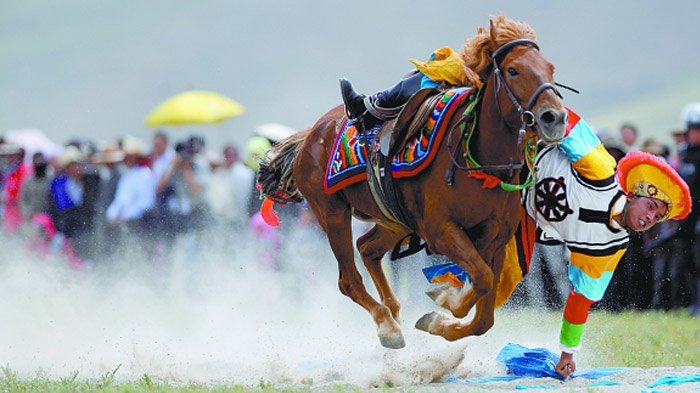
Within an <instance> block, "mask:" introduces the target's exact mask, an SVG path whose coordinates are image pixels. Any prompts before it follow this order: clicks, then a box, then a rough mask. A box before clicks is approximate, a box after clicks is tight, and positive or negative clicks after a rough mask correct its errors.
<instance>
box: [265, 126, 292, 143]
mask: <svg viewBox="0 0 700 393" xmlns="http://www.w3.org/2000/svg"><path fill="white" fill-rule="evenodd" d="M255 132H256V133H257V134H258V135H260V136H264V137H265V138H267V139H269V140H271V141H273V142H279V141H281V140H282V139H285V138H287V137H288V136H291V135H292V134H294V133H295V132H296V130H295V129H293V128H291V127H287V126H285V125H284V124H279V123H267V124H261V125H259V126H258V127H257V128H256V129H255Z"/></svg>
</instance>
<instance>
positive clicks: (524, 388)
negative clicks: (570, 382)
mask: <svg viewBox="0 0 700 393" xmlns="http://www.w3.org/2000/svg"><path fill="white" fill-rule="evenodd" d="M560 387H561V386H557V385H516V386H515V390H526V389H556V388H560Z"/></svg>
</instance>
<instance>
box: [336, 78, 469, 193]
mask: <svg viewBox="0 0 700 393" xmlns="http://www.w3.org/2000/svg"><path fill="white" fill-rule="evenodd" d="M469 91H470V90H469V89H467V88H456V89H451V90H448V91H446V92H445V93H444V95H442V97H441V98H440V99H439V100H438V101H437V102H436V103H435V106H434V107H433V109H432V111H431V113H430V117H428V119H427V121H426V122H425V123H424V124H423V125H421V126H420V132H418V133H416V134H415V135H413V136H411V137H409V138H408V140H407V141H406V142H405V144H404V145H403V146H402V147H401V148H400V150H398V152H397V153H396V154H394V156H393V159H392V165H391V167H392V168H391V171H392V177H393V178H405V177H411V176H415V175H416V174H418V173H420V172H421V171H422V170H423V169H425V168H426V167H427V166H428V165H429V164H430V163H431V162H432V160H433V158H434V157H435V154H436V153H437V150H438V147H439V146H440V143H441V142H442V139H443V137H444V135H445V133H446V129H447V126H448V123H449V119H450V118H451V117H452V114H453V112H454V111H455V109H456V108H457V107H458V106H459V103H460V102H462V101H463V100H464V99H465V98H466V97H467V96H468V95H469ZM380 129H381V124H377V125H375V126H374V127H372V129H370V130H367V131H366V132H365V135H364V136H363V135H361V134H360V132H359V131H358V129H357V127H356V126H355V124H354V123H353V122H352V121H351V120H348V119H347V118H346V119H343V121H342V122H341V123H340V126H339V127H338V133H337V135H336V137H335V142H334V143H333V151H332V153H331V155H330V157H329V160H328V164H327V165H326V176H325V180H324V182H323V187H324V190H325V192H326V194H332V193H334V192H337V191H339V190H341V189H343V188H344V187H347V186H349V185H351V184H355V183H358V182H361V181H364V180H365V179H366V178H367V171H366V166H367V160H368V154H367V153H368V146H373V141H374V139H375V137H376V136H377V133H378V132H379V130H380ZM377 145H378V144H377Z"/></svg>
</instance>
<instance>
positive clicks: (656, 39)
mask: <svg viewBox="0 0 700 393" xmlns="http://www.w3.org/2000/svg"><path fill="white" fill-rule="evenodd" d="M693 11H700V3H697V2H694V1H690V0H683V1H674V2H663V3H662V2H657V1H645V0H642V1H633V0H623V1H615V2H610V1H602V0H594V1H585V2H583V1H578V2H549V1H543V0H542V1H540V0H535V1H519V2H506V1H488V2H487V1H482V2H474V1H458V0H445V1H441V2H440V3H439V7H438V6H436V5H428V6H426V5H425V3H423V2H403V1H397V0H389V1H382V2H375V1H369V0H359V1H353V2H339V1H310V0H301V1H295V2H275V1H270V0H261V1H255V2H247V1H237V0H236V1H224V0H203V1H198V2H186V1H165V0H155V1H148V2H136V1H126V2H109V1H104V0H96V1H90V2H84V1H77V0H61V1H55V2H50V3H46V2H40V1H31V0H30V1H22V2H9V1H6V2H3V4H2V5H0V51H1V52H2V54H3V55H2V56H1V57H0V75H1V76H0V134H1V133H3V132H5V131H7V130H12V129H18V128H38V129H41V130H43V131H44V133H46V134H47V135H48V136H49V137H50V138H51V139H53V140H54V141H57V142H65V141H66V140H68V139H70V138H73V137H79V138H88V139H92V140H93V141H95V142H96V143H99V142H101V141H106V140H108V139H113V138H117V137H120V136H123V135H125V134H131V135H136V136H139V137H142V138H144V139H147V140H149V139H150V138H151V136H152V134H153V129H151V128H149V127H147V126H146V125H145V124H144V119H145V117H146V116H147V115H148V113H149V112H150V111H151V110H152V109H153V108H154V107H155V106H156V105H157V104H158V103H160V102H161V101H163V100H165V99H166V98H168V97H170V96H172V95H175V94H177V93H180V92H182V91H186V90H190V89H197V90H211V91H217V92H220V93H222V94H224V95H227V96H229V97H231V98H233V99H235V100H236V101H238V102H240V103H241V104H243V105H244V106H245V107H246V109H247V113H246V114H245V115H244V116H241V117H238V118H233V119H230V120H228V121H226V122H224V123H221V124H219V125H214V126H186V127H179V128H177V127H169V128H166V129H165V130H166V132H168V133H170V134H171V135H173V138H174V139H177V138H185V137H186V136H187V135H189V134H199V135H203V136H204V137H205V138H206V139H207V141H208V142H209V143H210V147H216V146H218V145H219V144H221V143H225V142H232V143H234V144H237V145H239V146H240V145H243V144H244V143H245V141H246V139H247V138H248V137H249V136H250V135H251V134H252V133H253V132H254V130H255V128H256V127H257V126H258V125H260V124H264V123H269V122H279V123H283V124H286V125H288V126H290V127H293V128H295V129H302V128H304V127H308V126H310V125H312V124H313V123H314V122H315V121H316V120H317V119H318V118H319V117H320V116H321V115H322V114H323V113H324V112H325V111H326V110H328V109H329V108H331V107H333V106H335V105H337V104H338V103H340V94H339V88H338V79H339V78H340V77H348V78H349V79H350V80H351V81H353V83H354V85H355V87H356V88H357V90H358V91H361V92H367V93H369V92H373V91H378V90H381V89H384V88H387V87H389V86H391V85H392V84H394V83H395V82H396V81H397V80H398V79H399V78H400V77H401V75H403V74H404V73H406V72H408V71H409V70H410V69H411V67H412V66H411V64H410V63H409V62H408V59H410V58H417V59H425V58H427V56H429V54H430V53H431V52H432V51H433V50H434V49H436V48H439V47H442V46H451V47H453V48H456V49H459V48H460V47H461V45H462V44H463V42H464V41H465V40H466V39H468V38H469V37H471V36H472V35H473V33H474V32H475V30H476V28H477V27H478V26H485V25H487V24H488V20H489V16H490V15H495V14H497V13H499V12H503V13H504V14H505V15H506V16H508V17H511V18H514V19H518V20H522V21H525V22H528V23H530V24H531V25H532V27H533V28H534V29H535V31H536V33H537V35H538V39H539V43H540V46H541V48H542V53H543V54H544V55H545V56H546V57H547V58H549V60H550V61H552V62H553V63H554V64H555V65H556V67H557V72H556V75H555V77H556V78H557V80H558V81H560V82H562V83H565V84H568V85H571V86H574V87H576V88H578V89H579V90H581V94H580V95H574V94H572V93H565V97H566V98H565V104H566V105H568V106H570V107H572V108H574V109H575V110H576V111H577V112H579V113H581V114H582V115H583V116H584V117H585V118H587V119H588V120H589V122H591V123H592V125H593V126H594V127H596V128H606V129H610V130H613V131H615V132H616V130H617V128H618V127H619V125H620V124H621V123H622V122H624V121H632V122H636V123H637V124H638V126H639V127H640V130H641V132H642V135H644V136H651V135H659V136H660V137H662V138H663V137H665V136H666V135H667V134H668V132H669V131H670V130H671V129H673V128H676V127H678V126H680V125H681V124H680V119H679V113H680V111H681V109H682V105H683V104H685V103H686V102H690V101H700V97H698V95H700V94H697V93H695V92H696V91H700V73H698V70H700V51H697V50H694V49H695V48H697V34H693V31H692V26H694V24H695V22H696V19H697V14H698V13H697V12H693ZM696 87H697V89H696Z"/></svg>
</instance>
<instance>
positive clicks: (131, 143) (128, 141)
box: [122, 135, 148, 156]
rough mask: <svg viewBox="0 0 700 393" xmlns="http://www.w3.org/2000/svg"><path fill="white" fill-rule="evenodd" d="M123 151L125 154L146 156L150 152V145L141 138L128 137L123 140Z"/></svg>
mask: <svg viewBox="0 0 700 393" xmlns="http://www.w3.org/2000/svg"><path fill="white" fill-rule="evenodd" d="M122 150H123V151H124V153H125V154H131V155H137V156H145V155H146V154H147V153H146V152H147V151H148V145H147V144H146V142H144V141H143V140H142V139H141V138H137V137H135V136H131V135H127V136H125V137H124V139H123V140H122Z"/></svg>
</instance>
